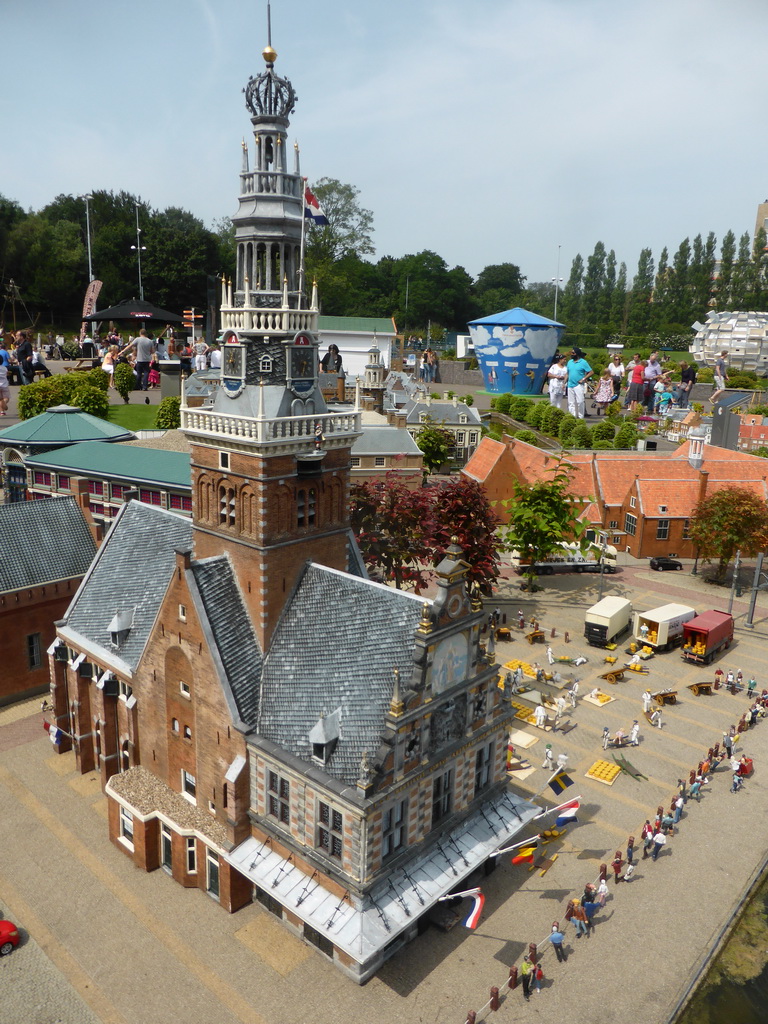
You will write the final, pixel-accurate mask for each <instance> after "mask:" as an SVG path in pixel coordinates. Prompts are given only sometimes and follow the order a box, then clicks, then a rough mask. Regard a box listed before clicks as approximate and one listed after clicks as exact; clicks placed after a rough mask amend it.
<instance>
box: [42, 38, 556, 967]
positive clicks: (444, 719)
mask: <svg viewBox="0 0 768 1024" xmlns="http://www.w3.org/2000/svg"><path fill="white" fill-rule="evenodd" d="M264 57H265V60H266V69H265V71H263V72H262V74H261V75H259V76H258V77H257V78H255V79H251V81H250V82H249V85H248V88H247V90H246V102H247V104H248V107H249V109H250V111H251V114H252V122H253V127H254V137H255V159H254V167H253V169H252V170H251V169H250V164H249V160H248V156H247V155H244V166H243V171H242V173H241V188H240V209H239V211H238V214H237V215H236V216H235V218H234V220H235V224H236V239H237V248H238V262H237V267H238V269H237V277H236V280H235V281H234V282H233V283H230V284H227V285H226V286H225V296H224V298H225V301H224V303H223V305H222V317H223V329H224V344H223V346H222V349H223V363H222V384H221V387H220V388H218V389H216V390H215V392H214V393H213V394H212V395H211V396H210V397H209V399H207V400H206V401H205V402H204V403H203V404H202V405H199V406H195V407H190V406H188V405H187V404H186V403H185V402H184V401H182V409H181V419H182V430H183V431H184V432H185V433H186V435H187V437H188V439H189V442H190V446H191V451H192V519H191V522H190V520H189V519H186V518H184V517H182V516H178V515H175V514H174V513H172V512H170V511H168V510H165V509H161V508H155V507H152V506H148V505H144V504H141V503H138V502H130V503H128V504H126V505H124V506H123V507H122V508H121V509H120V512H119V513H118V515H117V517H116V519H115V521H114V523H113V525H112V527H111V529H110V532H109V534H108V536H107V538H106V540H105V542H104V544H103V546H102V548H101V550H100V552H99V554H98V556H97V558H96V560H95V561H94V563H93V565H92V567H91V570H90V572H89V573H88V575H87V577H86V578H85V580H84V581H83V583H82V585H81V587H80V588H79V590H78V592H77V594H76V595H75V598H74V599H73V601H72V603H71V605H70V607H69V609H68V610H67V613H66V616H65V617H64V619H63V620H62V621H61V622H60V624H59V626H58V637H57V641H56V644H55V646H54V647H52V649H51V657H50V667H51V679H52V694H53V699H54V705H55V713H56V724H57V725H58V727H59V728H60V729H61V730H62V732H63V733H64V734H65V735H64V743H63V744H62V747H63V748H67V747H72V748H73V749H74V751H75V756H76V759H77V763H78V765H79V767H80V770H81V771H83V772H85V771H90V770H92V769H96V770H98V771H99V773H100V776H101V780H102V785H103V788H104V791H105V794H106V796H107V798H108V802H109V827H110V837H111V839H112V841H113V842H114V843H115V844H116V845H117V846H118V848H120V849H122V850H123V851H124V852H125V853H126V854H127V855H128V856H130V857H131V858H132V859H133V861H134V862H135V863H136V864H137V865H138V866H140V867H142V868H144V869H145V870H148V871H149V870H153V869H155V868H164V869H165V870H166V871H168V872H169V873H171V874H172V875H173V877H174V878H176V879H177V880H178V881H179V882H180V883H181V884H182V885H185V886H189V887H195V886H196V887H199V888H201V889H203V890H204V891H205V892H207V893H208V894H209V895H210V896H212V897H213V898H215V899H217V900H218V901H219V902H220V903H221V904H222V905H223V906H224V907H225V908H226V909H228V910H230V911H234V910H237V909H239V908H240V907H242V906H244V905H245V904H246V903H248V902H250V901H251V900H252V899H254V898H255V899H257V900H259V901H260V902H261V903H262V904H263V905H264V906H265V907H266V908H268V909H269V910H270V911H271V912H272V913H274V914H275V915H277V916H278V917H279V918H280V919H281V920H282V921H283V923H284V924H285V926H286V927H288V928H290V929H292V930H293V931H294V932H296V933H298V934H299V935H300V936H301V937H302V938H303V939H304V940H305V941H307V942H309V943H311V944H313V945H314V946H315V947H317V948H318V949H319V950H321V951H322V952H323V953H324V954H325V955H326V956H328V957H330V958H332V959H333V961H334V963H335V964H336V965H337V966H338V967H340V968H341V969H342V970H343V971H344V972H345V973H346V974H348V975H349V976H350V977H351V978H353V979H354V980H356V981H358V982H363V981H365V980H366V979H367V978H369V977H370V976H371V975H372V974H373V973H374V972H375V971H376V970H377V969H378V967H379V966H380V965H381V964H382V963H383V962H384V961H385V960H386V959H388V958H389V957H390V956H392V955H393V954H394V953H395V952H396V951H397V950H398V949H399V948H401V947H402V946H403V945H404V944H405V943H407V942H408V941H410V940H411V939H413V938H415V937H416V935H417V934H418V933H419V931H420V926H421V925H422V923H424V922H426V921H427V920H428V915H429V914H430V912H431V911H433V909H434V908H435V906H436V905H437V901H438V900H439V899H440V897H442V896H444V895H446V894H447V893H449V892H451V891H453V890H454V889H455V888H456V887H457V886H459V887H461V883H463V882H464V881H466V879H467V878H468V877H469V876H470V875H473V874H474V873H476V872H482V871H485V870H489V869H490V868H491V867H493V865H494V864H495V860H494V859H493V858H492V857H491V855H492V854H493V852H494V851H495V850H497V849H498V848H499V847H501V846H503V845H504V843H505V842H506V841H507V840H508V839H509V838H510V836H512V835H514V834H515V833H516V832H517V831H518V830H519V829H520V828H522V827H523V826H524V825H525V824H526V823H527V822H528V821H529V820H530V819H531V818H532V817H533V816H534V815H535V814H536V813H538V808H536V807H534V806H533V805H531V804H529V803H527V802H526V801H524V800H522V799H520V798H519V797H516V796H514V795H513V794H511V793H510V792H509V791H508V789H507V783H506V773H505V765H506V751H507V733H508V729H509V726H510V722H511V719H512V717H513V714H514V711H513V709H512V708H511V706H510V705H509V703H508V702H506V701H505V700H504V698H503V694H502V691H501V690H500V689H499V687H498V670H497V668H496V666H495V665H494V664H493V658H492V657H491V656H489V655H488V654H487V653H486V651H485V649H484V648H483V646H482V645H481V643H480V634H481V628H482V625H483V623H484V615H483V612H482V610H481V607H480V605H479V603H477V602H476V601H474V600H473V599H472V598H471V596H470V593H469V589H468V586H467V570H468V566H467V564H466V563H465V562H464V561H463V559H462V557H461V551H460V549H459V548H458V547H456V546H455V545H453V546H451V547H450V549H449V551H448V553H447V554H446V556H445V558H444V559H443V561H442V562H441V563H440V565H439V566H437V568H436V576H437V583H438V593H437V596H436V598H435V599H434V600H432V601H424V600H423V599H422V598H419V597H417V596H415V595H413V594H410V593H404V592H401V591H398V590H395V589H393V588H390V587H387V586H384V585H382V584H378V583H374V582H372V581H370V580H369V579H368V578H367V577H366V574H365V570H364V568H363V566H362V562H361V559H360V556H359V551H358V549H357V546H356V543H355V540H354V536H353V535H352V533H351V531H350V528H349V517H348V496H349V476H350V462H351V456H350V452H351V448H352V445H353V443H354V441H355V439H356V438H357V437H358V436H359V435H360V418H361V410H360V407H359V403H357V402H356V403H355V407H354V408H349V409H346V410H345V411H341V412H339V411H333V410H330V409H329V408H328V407H327V405H326V403H325V401H324V399H323V397H322V394H321V391H320V388H319V387H318V360H317V296H316V294H315V293H314V289H313V294H312V296H311V299H310V302H309V305H308V306H307V305H306V304H305V300H304V290H303V284H302V280H301V266H300V250H301V231H302V227H301V224H302V217H303V183H302V179H301V177H300V173H299V168H298V156H296V157H295V161H294V166H293V169H292V170H290V171H289V170H288V169H287V166H286V159H285V149H286V130H287V126H288V115H289V114H290V112H291V110H292V109H293V103H294V100H295V96H294V93H293V89H292V87H291V85H290V83H289V82H288V81H287V80H286V79H283V78H280V77H278V76H277V75H276V73H275V70H274V61H275V57H276V54H275V53H274V51H273V50H271V48H267V50H265V52H264ZM376 372H378V371H376ZM381 375H382V378H383V369H382V373H381ZM376 382H377V381H376ZM373 383H375V382H373Z"/></svg>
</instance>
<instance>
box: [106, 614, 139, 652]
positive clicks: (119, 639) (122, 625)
mask: <svg viewBox="0 0 768 1024" xmlns="http://www.w3.org/2000/svg"><path fill="white" fill-rule="evenodd" d="M133 611H134V610H133V608H131V609H128V610H123V611H119V612H116V613H115V615H114V616H113V617H112V621H111V622H110V624H109V625H108V626H107V629H108V630H109V637H110V640H111V641H112V646H113V647H119V646H120V645H121V644H123V643H125V641H126V640H127V639H128V634H129V633H130V631H131V627H132V626H133Z"/></svg>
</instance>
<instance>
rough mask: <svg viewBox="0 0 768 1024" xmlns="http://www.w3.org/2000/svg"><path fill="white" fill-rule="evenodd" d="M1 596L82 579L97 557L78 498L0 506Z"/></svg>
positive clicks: (94, 543) (49, 499) (51, 499)
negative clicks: (59, 581)
mask: <svg viewBox="0 0 768 1024" xmlns="http://www.w3.org/2000/svg"><path fill="white" fill-rule="evenodd" d="M0 533H1V534H2V538H3V557H2V558H1V559H0V593H7V592H8V591H12V590H18V589H19V588H21V587H27V588H31V587H36V586H38V585H40V584H43V583H53V582H54V581H56V580H66V579H72V578H73V577H75V576H83V575H84V574H85V573H86V572H87V571H88V566H89V565H90V564H91V562H92V561H93V556H94V555H95V554H96V542H95V541H94V539H93V536H92V534H91V531H90V529H89V528H88V524H87V523H86V521H85V517H84V516H83V513H82V512H81V510H80V507H79V506H78V504H77V501H76V500H75V499H74V498H73V497H62V498H44V499H42V500H40V501H23V502H18V503H15V504H10V505H2V506H0Z"/></svg>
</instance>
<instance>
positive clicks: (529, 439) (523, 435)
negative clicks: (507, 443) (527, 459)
mask: <svg viewBox="0 0 768 1024" xmlns="http://www.w3.org/2000/svg"><path fill="white" fill-rule="evenodd" d="M514 437H515V438H517V440H518V441H525V443H526V444H535V445H538V443H539V439H538V437H536V435H535V434H534V432H533V431H532V430H518V431H517V432H516V433H515V434H514Z"/></svg>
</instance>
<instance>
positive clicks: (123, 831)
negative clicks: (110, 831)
mask: <svg viewBox="0 0 768 1024" xmlns="http://www.w3.org/2000/svg"><path fill="white" fill-rule="evenodd" d="M119 839H120V842H121V843H122V844H123V846H124V847H125V848H126V849H128V850H130V851H131V853H133V851H134V849H135V847H134V843H133V815H132V814H131V812H130V811H129V810H128V808H127V807H123V805H122V804H120V836H119Z"/></svg>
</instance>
